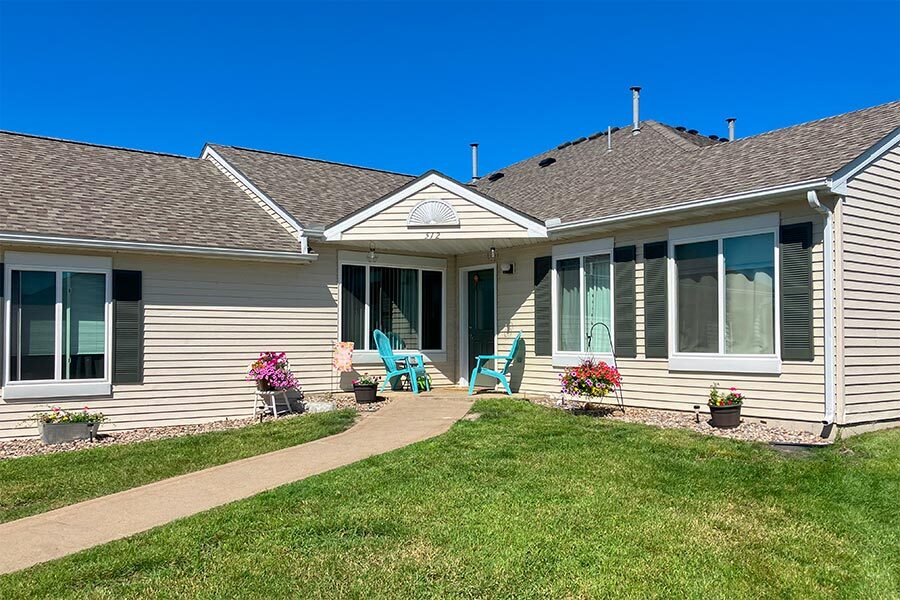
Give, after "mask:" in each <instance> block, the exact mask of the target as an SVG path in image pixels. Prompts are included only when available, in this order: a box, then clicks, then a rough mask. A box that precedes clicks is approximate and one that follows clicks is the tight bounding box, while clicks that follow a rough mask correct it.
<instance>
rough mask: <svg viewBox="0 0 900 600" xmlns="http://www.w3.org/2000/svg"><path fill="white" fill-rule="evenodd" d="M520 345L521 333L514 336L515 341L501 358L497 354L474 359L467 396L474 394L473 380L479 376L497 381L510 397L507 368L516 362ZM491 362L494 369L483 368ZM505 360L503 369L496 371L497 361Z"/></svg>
mask: <svg viewBox="0 0 900 600" xmlns="http://www.w3.org/2000/svg"><path fill="white" fill-rule="evenodd" d="M521 343H522V332H521V331H520V332H519V334H518V335H517V336H516V339H514V340H513V343H512V347H510V349H509V354H507V355H505V356H503V355H499V354H486V355H482V356H476V357H475V368H474V369H472V377H470V378H469V395H470V396H471V395H472V394H474V393H475V378H476V377H478V376H479V375H487V376H489V377H493V378H495V379H497V380H498V381H499V382H500V383H501V384H502V385H503V387H504V388H506V393H507V394H508V395H512V391H511V390H510V389H509V381H508V375H509V368H510V367H511V366H512V364H513V363H514V362H516V355H517V354H518V353H519V345H520V344H521ZM490 360H493V361H496V364H495V365H494V369H488V368H487V367H485V366H484V365H485V363H487V362H488V361H490ZM501 360H505V361H506V363H505V364H504V365H503V368H502V369H500V370H499V371H498V370H496V369H497V367H499V361H501Z"/></svg>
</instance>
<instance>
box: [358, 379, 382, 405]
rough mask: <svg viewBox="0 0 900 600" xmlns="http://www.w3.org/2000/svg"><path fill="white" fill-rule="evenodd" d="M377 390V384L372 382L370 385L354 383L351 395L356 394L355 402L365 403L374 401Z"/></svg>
mask: <svg viewBox="0 0 900 600" xmlns="http://www.w3.org/2000/svg"><path fill="white" fill-rule="evenodd" d="M377 390H378V386H377V385H376V384H374V383H373V384H371V385H354V386H353V395H354V396H356V402H357V403H359V404H367V403H369V402H375V400H376V399H377V397H378V395H377Z"/></svg>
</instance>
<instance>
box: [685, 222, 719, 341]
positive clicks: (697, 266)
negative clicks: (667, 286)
mask: <svg viewBox="0 0 900 600" xmlns="http://www.w3.org/2000/svg"><path fill="white" fill-rule="evenodd" d="M718 253H719V243H718V241H715V240H713V241H708V242H696V243H693V244H682V245H679V246H675V270H676V282H677V285H678V304H677V307H678V331H677V333H678V351H679V352H718V351H719V275H718V273H719V269H718Z"/></svg>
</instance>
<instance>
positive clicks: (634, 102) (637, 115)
mask: <svg viewBox="0 0 900 600" xmlns="http://www.w3.org/2000/svg"><path fill="white" fill-rule="evenodd" d="M631 112H632V123H631V125H632V127H631V134H632V135H637V134H639V133H640V132H641V88H639V87H638V86H636V85H635V86H632V87H631Z"/></svg>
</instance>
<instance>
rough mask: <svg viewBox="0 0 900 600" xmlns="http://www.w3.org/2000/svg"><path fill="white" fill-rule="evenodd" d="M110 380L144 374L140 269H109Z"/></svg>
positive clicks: (129, 380) (139, 378)
mask: <svg viewBox="0 0 900 600" xmlns="http://www.w3.org/2000/svg"><path fill="white" fill-rule="evenodd" d="M112 287H113V383H141V382H142V381H143V377H144V364H143V363H144V323H143V312H144V302H143V290H142V287H143V286H142V282H141V272H140V271H121V270H115V271H113V286H112Z"/></svg>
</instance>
